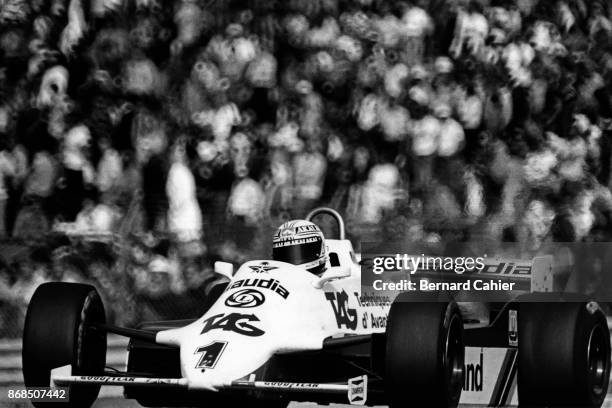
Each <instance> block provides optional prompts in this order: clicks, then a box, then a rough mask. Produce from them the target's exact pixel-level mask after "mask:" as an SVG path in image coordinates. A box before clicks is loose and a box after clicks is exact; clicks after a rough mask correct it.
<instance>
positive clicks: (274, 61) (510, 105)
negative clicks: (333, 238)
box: [0, 0, 612, 269]
mask: <svg viewBox="0 0 612 408" xmlns="http://www.w3.org/2000/svg"><path fill="white" fill-rule="evenodd" d="M0 56H1V57H0V236H4V237H12V238H13V239H31V238H38V237H41V236H44V235H45V234H48V233H50V232H57V231H64V232H66V231H71V232H75V231H77V232H82V233H89V232H93V233H125V232H126V228H128V227H126V224H128V223H129V230H130V232H131V233H137V234H141V236H143V237H145V238H143V240H144V241H147V239H149V240H150V239H151V237H159V236H166V237H171V241H172V242H174V243H175V244H176V246H177V248H178V250H177V251H178V252H179V253H187V254H188V255H187V257H188V258H189V257H190V256H191V257H204V256H206V255H210V257H215V258H216V259H226V260H234V261H239V260H242V259H243V258H245V257H247V256H249V255H251V254H260V256H263V255H268V253H269V249H268V247H269V240H270V237H269V235H268V234H269V230H270V228H273V227H275V226H277V225H280V223H281V222H283V221H284V220H286V219H288V218H295V217H302V216H304V215H305V214H306V213H307V212H308V211H309V210H310V209H312V208H313V207H314V206H317V205H328V206H331V207H333V208H335V209H337V210H339V211H340V212H341V213H342V214H343V215H344V216H345V218H346V221H347V225H348V229H349V235H350V236H351V237H353V238H357V239H381V238H392V239H395V240H406V241H411V242H418V241H423V240H425V241H431V242H435V241H440V240H445V239H455V240H468V239H487V240H492V241H512V242H520V243H524V245H525V247H526V248H527V249H530V250H531V249H532V250H535V249H537V248H538V247H540V246H541V245H542V244H544V243H546V242H552V241H561V242H575V241H610V240H611V238H612V228H611V224H610V222H611V221H612V194H611V192H610V186H611V182H612V180H611V178H610V176H611V171H612V169H611V166H610V163H611V162H610V156H611V151H612V149H611V139H610V137H611V135H612V133H611V132H612V106H611V95H610V92H609V89H611V88H610V85H611V82H612V2H610V1H604V0H589V1H587V0H559V1H549V0H450V1H445V0H431V1H424V0H399V1H390V0H352V1H348V0H308V1H306V0H288V1H276V0H242V1H237V0H175V1H166V2H162V1H159V0H123V1H122V0H46V1H44V0H31V1H24V0H0ZM128 221H129V222H128ZM147 237H148V238H147ZM153 239H157V238H153ZM161 256H163V258H164V262H166V266H165V268H166V269H168V268H170V269H171V267H170V266H167V265H171V264H172V259H171V258H172V257H171V256H169V255H168V254H167V251H165V252H163V253H161ZM181 256H182V255H181ZM179 258H180V257H179Z"/></svg>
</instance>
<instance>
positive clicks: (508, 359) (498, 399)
mask: <svg viewBox="0 0 612 408" xmlns="http://www.w3.org/2000/svg"><path fill="white" fill-rule="evenodd" d="M517 356H518V350H517V349H508V350H507V351H506V356H505V357H504V361H503V362H502V366H501V369H500V370H499V375H498V376H497V381H496V383H495V387H494V388H493V392H492V393H491V401H489V406H490V407H499V406H502V405H506V404H507V399H508V396H509V395H510V390H511V389H512V383H513V382H514V377H515V375H516V370H517V362H518V359H517Z"/></svg>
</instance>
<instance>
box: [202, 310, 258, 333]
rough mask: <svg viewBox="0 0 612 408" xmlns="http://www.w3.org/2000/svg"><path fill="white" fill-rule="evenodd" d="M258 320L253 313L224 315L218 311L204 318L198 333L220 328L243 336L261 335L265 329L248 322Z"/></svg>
mask: <svg viewBox="0 0 612 408" xmlns="http://www.w3.org/2000/svg"><path fill="white" fill-rule="evenodd" d="M258 321H259V318H258V317H257V316H255V315H254V314H242V313H231V314H228V315H225V314H223V313H220V314H217V315H214V316H211V317H209V318H208V319H206V320H204V328H202V332H201V333H200V334H204V333H207V332H209V331H211V330H215V329H221V330H224V331H233V332H234V333H238V334H242V335H244V336H249V337H258V336H261V335H263V334H264V333H265V331H263V330H261V329H260V328H258V327H255V326H253V325H252V324H250V323H249V322H258Z"/></svg>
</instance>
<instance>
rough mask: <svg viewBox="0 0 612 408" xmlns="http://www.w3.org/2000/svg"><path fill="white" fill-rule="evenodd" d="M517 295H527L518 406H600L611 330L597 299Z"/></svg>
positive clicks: (521, 332)
mask: <svg viewBox="0 0 612 408" xmlns="http://www.w3.org/2000/svg"><path fill="white" fill-rule="evenodd" d="M520 300H523V301H527V302H526V303H519V312H518V323H519V325H518V335H519V354H518V361H519V365H518V379H517V380H518V396H519V403H520V405H521V407H545V406H546V407H563V406H565V407H567V406H571V407H599V406H601V404H602V403H603V401H604V399H605V397H606V393H607V390H608V381H609V378H610V332H609V330H608V325H607V322H606V318H605V315H604V314H603V312H602V311H601V310H600V309H599V307H598V306H597V304H596V303H595V302H589V301H588V300H587V299H584V300H582V301H576V300H577V299H563V298H562V297H561V296H557V295H553V294H551V295H549V296H547V297H546V298H542V295H538V296H529V295H528V296H526V297H523V298H522V299H520ZM542 300H544V302H542ZM553 300H556V302H554V303H551V301H553ZM564 300H565V301H564ZM538 301H539V302H538Z"/></svg>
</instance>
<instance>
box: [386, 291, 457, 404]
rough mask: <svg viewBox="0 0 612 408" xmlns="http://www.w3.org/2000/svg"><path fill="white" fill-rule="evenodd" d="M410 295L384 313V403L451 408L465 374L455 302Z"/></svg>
mask: <svg viewBox="0 0 612 408" xmlns="http://www.w3.org/2000/svg"><path fill="white" fill-rule="evenodd" d="M415 296H417V295H416V294H412V293H402V294H401V295H399V296H398V297H397V299H396V300H395V301H394V302H393V304H392V306H391V310H390V311H389V317H388V321H387V332H386V350H385V383H386V390H387V399H388V402H389V405H390V406H391V407H392V408H395V407H406V406H408V405H409V403H410V405H413V406H420V407H424V406H427V407H456V406H457V404H458V403H459V398H460V397H461V389H462V387H463V375H464V373H463V363H464V356H465V347H464V343H463V321H462V319H461V313H460V312H459V308H458V307H457V304H456V303H455V302H452V301H446V302H444V301H441V302H438V301H436V300H434V299H433V297H431V298H430V297H429V296H427V295H420V296H419V297H418V298H415ZM427 300H429V301H427Z"/></svg>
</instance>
